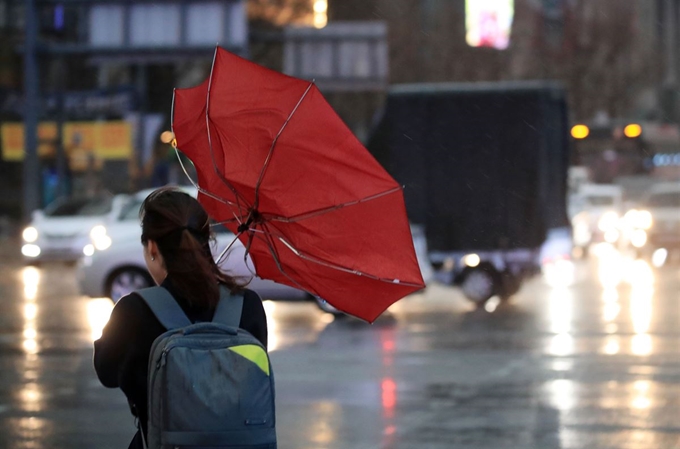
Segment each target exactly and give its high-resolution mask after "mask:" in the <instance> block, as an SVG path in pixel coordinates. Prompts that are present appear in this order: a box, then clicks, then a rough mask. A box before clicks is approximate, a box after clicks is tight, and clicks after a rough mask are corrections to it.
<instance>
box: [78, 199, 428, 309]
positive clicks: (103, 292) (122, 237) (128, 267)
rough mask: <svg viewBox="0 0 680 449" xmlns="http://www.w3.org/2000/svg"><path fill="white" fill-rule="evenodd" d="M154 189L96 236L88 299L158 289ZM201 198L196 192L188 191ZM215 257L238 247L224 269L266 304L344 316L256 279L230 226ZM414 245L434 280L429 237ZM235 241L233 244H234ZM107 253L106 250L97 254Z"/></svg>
mask: <svg viewBox="0 0 680 449" xmlns="http://www.w3.org/2000/svg"><path fill="white" fill-rule="evenodd" d="M152 191H153V190H145V191H142V192H139V193H137V194H135V195H133V196H132V197H130V199H129V201H128V203H127V204H126V205H125V206H124V207H123V208H122V211H121V213H120V215H119V217H118V218H117V219H115V220H112V221H109V222H108V223H107V224H106V225H97V226H96V227H95V228H93V229H92V230H91V232H90V236H91V239H92V242H91V243H90V245H89V246H88V247H87V248H86V251H85V252H86V253H87V255H86V256H85V257H84V258H83V259H82V260H81V261H80V263H79V265H78V282H79V285H80V291H81V293H82V294H84V295H87V296H91V297H109V298H112V299H113V300H114V301H117V300H118V299H120V298H121V297H122V296H124V295H126V294H128V293H130V292H131V291H133V290H136V289H140V288H144V287H148V286H151V285H153V280H152V279H151V276H150V275H149V273H148V272H147V269H146V265H145V262H144V256H143V252H142V244H141V242H140V235H141V228H140V225H139V209H140V206H141V204H142V202H143V201H144V198H146V196H147V195H148V194H149V193H151V192H152ZM187 192H188V193H191V194H194V195H195V194H196V191H195V189H194V190H191V189H187ZM214 231H215V237H216V238H215V244H214V247H213V254H214V255H216V256H217V255H219V254H220V253H221V252H222V251H223V250H224V248H226V247H227V246H228V245H230V244H231V245H232V246H231V248H230V249H229V253H228V254H227V256H226V257H225V260H224V261H223V263H222V265H221V267H222V268H223V269H224V270H225V271H226V272H227V273H228V274H230V275H233V276H239V277H244V278H245V279H246V280H250V283H249V284H248V287H249V288H252V289H253V290H255V291H257V292H258V293H259V294H260V295H261V296H262V298H263V299H276V300H294V301H295V300H307V299H310V300H315V301H316V302H317V305H318V306H319V307H320V308H321V309H322V310H324V311H326V312H331V313H337V312H338V311H337V310H336V309H335V308H333V307H332V306H330V305H329V304H328V303H326V302H325V301H324V300H323V299H321V298H316V297H313V296H311V295H309V294H308V293H307V292H304V291H302V290H298V289H295V288H292V287H289V286H287V285H283V284H278V283H276V282H273V281H270V280H265V279H261V278H259V277H257V276H254V275H253V273H254V271H255V270H254V268H253V264H252V261H251V259H250V256H247V257H244V256H245V247H244V246H243V244H242V243H241V241H240V240H237V239H235V236H234V234H232V233H231V232H229V231H228V230H227V229H226V228H224V227H216V228H215V229H214ZM413 236H414V246H415V248H416V253H417V255H418V260H419V263H420V265H421V270H422V271H423V273H422V274H423V278H424V279H425V281H426V282H427V281H429V280H430V279H431V278H432V269H431V267H430V265H429V262H427V245H426V243H425V236H424V235H423V233H422V230H421V229H419V228H414V229H413ZM232 242H233V244H232ZM97 248H102V249H97Z"/></svg>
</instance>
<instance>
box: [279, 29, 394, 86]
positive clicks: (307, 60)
mask: <svg viewBox="0 0 680 449" xmlns="http://www.w3.org/2000/svg"><path fill="white" fill-rule="evenodd" d="M284 42H285V43H284V62H283V68H284V73H286V74H288V75H291V76H295V77H297V78H303V79H309V80H314V81H315V83H316V84H317V85H318V86H319V89H321V90H322V91H324V92H331V91H362V90H363V91H371V90H381V89H384V88H385V87H386V86H387V82H388V75H389V69H388V52H387V24H386V23H385V22H379V21H376V22H331V23H329V24H328V25H327V26H326V27H324V28H320V29H317V28H312V27H288V28H286V29H285V31H284Z"/></svg>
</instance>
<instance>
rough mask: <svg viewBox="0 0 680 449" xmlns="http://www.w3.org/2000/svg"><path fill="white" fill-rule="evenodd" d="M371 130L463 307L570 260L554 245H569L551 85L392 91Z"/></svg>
mask: <svg viewBox="0 0 680 449" xmlns="http://www.w3.org/2000/svg"><path fill="white" fill-rule="evenodd" d="M376 123H377V124H376V126H375V127H374V128H373V130H372V133H371V136H370V138H369V141H368V142H367V147H368V149H369V151H371V153H372V154H373V155H374V156H375V157H376V159H377V160H378V161H379V162H380V163H381V164H382V165H383V166H384V167H385V168H386V169H387V170H388V172H390V174H391V175H392V176H393V177H394V178H395V179H396V180H397V181H398V182H399V183H401V184H402V185H403V186H404V198H405V202H406V208H407V212H408V215H409V219H410V221H411V222H412V223H414V224H417V225H421V226H423V227H424V229H425V234H426V237H427V245H428V250H429V257H430V260H431V262H432V264H433V266H435V267H436V268H438V269H439V270H440V271H441V272H443V273H446V276H444V277H442V278H443V279H446V280H447V282H451V283H452V284H455V285H460V286H461V287H462V288H463V292H464V293H465V295H466V296H467V297H468V298H469V299H470V300H472V301H474V302H476V303H478V304H483V303H485V302H486V301H487V300H488V299H489V298H490V297H492V296H494V295H498V296H500V297H502V298H507V297H509V296H511V295H512V294H514V293H515V292H516V291H517V290H518V289H519V288H520V286H521V283H522V280H523V279H525V278H527V277H528V276H530V275H533V274H536V273H538V272H540V267H541V262H542V261H543V262H545V261H546V260H547V259H551V258H555V257H570V247H569V243H567V244H562V245H560V244H557V245H555V241H554V240H555V239H557V240H560V239H561V240H563V241H568V242H570V241H571V229H570V221H569V218H568V215H567V205H566V198H567V172H568V167H569V144H570V142H569V121H568V109H567V102H566V94H565V91H564V89H563V88H562V87H561V86H560V85H559V84H557V83H553V82H499V83H438V84H405V85H394V86H392V87H391V88H390V89H389V91H388V93H387V98H386V101H385V105H384V109H383V110H382V111H381V113H380V117H379V120H377V122H376ZM551 240H552V241H551ZM551 248H552V249H551ZM554 248H561V249H560V250H558V251H557V253H559V254H556V253H555V250H554ZM542 259H543V260H542Z"/></svg>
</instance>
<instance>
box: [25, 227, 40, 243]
mask: <svg viewBox="0 0 680 449" xmlns="http://www.w3.org/2000/svg"><path fill="white" fill-rule="evenodd" d="M21 237H23V239H24V242H26V243H33V242H35V241H36V240H38V230H37V229H36V228H34V227H33V226H29V227H27V228H26V229H24V232H22V233H21Z"/></svg>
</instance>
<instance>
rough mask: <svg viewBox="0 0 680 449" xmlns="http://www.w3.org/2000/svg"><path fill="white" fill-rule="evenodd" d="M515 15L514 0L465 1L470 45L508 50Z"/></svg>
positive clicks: (467, 37)
mask: <svg viewBox="0 0 680 449" xmlns="http://www.w3.org/2000/svg"><path fill="white" fill-rule="evenodd" d="M514 14H515V1H514V0H465V26H466V30H467V32H466V40H467V43H468V45H470V46H471V47H491V48H496V49H498V50H505V49H506V48H508V45H510V30H511V28H512V20H513V16H514Z"/></svg>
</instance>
